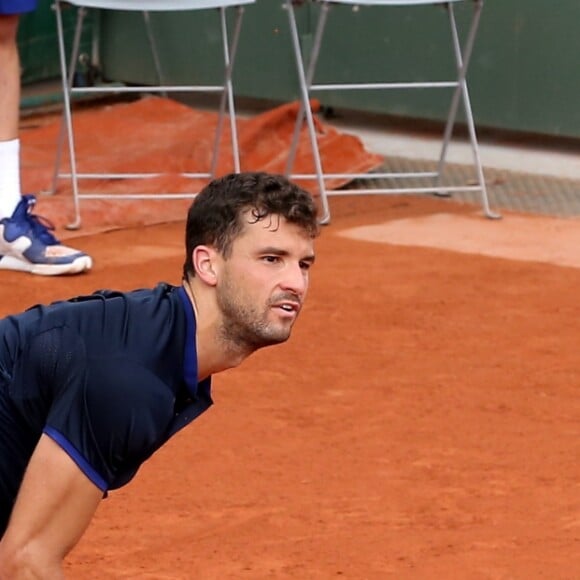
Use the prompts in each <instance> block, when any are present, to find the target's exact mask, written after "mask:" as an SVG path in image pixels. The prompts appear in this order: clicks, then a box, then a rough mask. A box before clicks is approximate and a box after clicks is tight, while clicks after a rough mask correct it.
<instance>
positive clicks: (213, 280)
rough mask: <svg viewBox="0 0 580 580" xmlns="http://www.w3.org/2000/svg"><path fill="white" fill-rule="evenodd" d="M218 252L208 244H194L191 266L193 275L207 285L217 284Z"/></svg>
mask: <svg viewBox="0 0 580 580" xmlns="http://www.w3.org/2000/svg"><path fill="white" fill-rule="evenodd" d="M218 258H219V254H218V252H217V251H216V250H215V249H214V248H211V247H210V246H196V247H195V248H194V249H193V255H192V259H193V268H194V270H195V275H196V276H198V277H199V278H200V280H202V281H203V282H205V283H206V284H208V285H209V286H215V285H216V284H217V261H218Z"/></svg>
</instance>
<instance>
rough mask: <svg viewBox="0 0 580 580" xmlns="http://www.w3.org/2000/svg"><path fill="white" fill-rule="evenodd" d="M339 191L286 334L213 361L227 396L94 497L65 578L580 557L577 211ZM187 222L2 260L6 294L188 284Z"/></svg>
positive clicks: (519, 566)
mask: <svg viewBox="0 0 580 580" xmlns="http://www.w3.org/2000/svg"><path fill="white" fill-rule="evenodd" d="M332 207H333V213H334V215H333V223H332V224H331V225H330V226H328V227H326V228H325V229H324V231H323V233H322V236H321V238H320V239H319V241H318V244H317V252H318V261H317V264H316V266H315V268H314V269H313V273H312V285H311V292H310V295H309V298H308V300H307V307H306V308H305V310H304V312H303V314H302V317H301V319H300V320H299V322H298V323H297V326H296V329H295V332H294V334H293V336H292V338H291V340H290V341H289V342H288V343H287V344H285V345H282V346H279V347H275V348H272V349H270V350H266V351H263V352H260V353H258V354H256V355H255V356H254V357H253V358H251V359H250V360H249V361H247V362H246V363H245V364H244V365H243V366H242V367H240V368H239V369H235V370H232V371H229V372H227V373H224V374H222V375H219V376H217V377H216V378H215V381H214V399H215V403H216V404H215V405H214V407H213V408H212V409H211V410H210V411H209V412H208V413H207V414H205V415H204V416H203V417H201V418H200V419H199V420H198V421H195V422H194V423H193V424H192V425H190V426H189V427H188V428H187V429H185V430H184V431H182V432H181V433H179V434H178V435H177V436H176V437H175V438H174V439H173V440H171V441H170V443H169V444H168V445H167V446H166V447H164V448H163V449H162V450H161V451H159V452H158V453H157V454H156V455H155V456H154V457H153V458H152V459H151V460H150V461H149V462H148V463H146V464H145V465H144V466H143V468H142V469H141V471H140V473H139V474H138V476H137V478H136V479H135V480H134V481H133V482H132V483H131V484H129V485H128V486H127V487H126V488H124V489H122V490H120V491H117V492H113V493H111V494H110V496H109V498H108V499H106V500H105V501H103V502H102V505H101V507H100V508H99V510H98V512H97V516H96V519H95V520H94V522H93V524H92V525H91V527H90V529H89V531H88V533H87V534H86V535H85V537H84V538H83V539H82V540H81V542H80V544H79V545H78V546H77V547H76V549H75V550H74V551H73V553H72V554H71V555H70V557H69V558H68V560H67V563H66V571H67V577H68V578H71V579H78V580H87V579H93V578H94V579H100V580H101V579H109V578H110V579H116V578H131V579H144V578H150V579H155V580H161V579H180V580H185V579H219V580H222V579H242V578H247V579H266V578H289V579H290V578H292V579H300V580H305V579H325V580H326V579H330V578H349V579H352V580H364V579H369V580H371V579H372V580H375V579H382V578H395V579H406V578H410V579H415V578H417V579H469V580H471V579H482V580H483V579H485V580H488V579H489V580H491V579H494V580H500V579H501V580H508V579H518V580H519V579H525V580H529V579H540V578H541V579H548V580H553V579H569V580H572V579H577V578H579V577H580V573H579V570H580V464H579V461H578V458H579V456H580V437H579V435H580V406H579V402H578V388H579V385H580V370H579V360H580V355H579V353H578V347H579V340H578V339H579V337H580V317H579V305H580V290H579V288H580V269H578V262H576V265H575V266H574V260H578V258H579V256H580V242H579V240H578V236H577V230H578V229H580V228H578V222H577V220H576V221H575V220H547V219H542V218H538V217H527V218H523V217H520V216H509V215H508V216H506V217H505V218H504V220H502V221H500V222H492V221H488V220H485V219H483V218H482V217H480V216H479V215H478V211H477V208H472V207H470V206H464V205H459V204H456V203H453V202H446V201H442V200H437V201H435V200H429V199H416V198H410V197H408V198H400V197H398V198H394V197H381V198H379V197H374V198H358V199H357V200H356V201H355V200H352V199H346V198H340V199H334V200H332ZM434 224H435V225H437V224H439V228H438V229H437V228H435V230H434V227H433V226H434ZM457 224H460V225H459V226H458V225H457ZM524 224H525V225H524ZM367 226H372V227H370V228H367ZM361 228H363V229H361ZM454 228H455V229H454ZM182 230H183V223H182V222H174V223H167V224H160V225H154V226H150V227H127V228H124V229H122V230H119V231H113V232H108V233H97V234H94V235H82V236H81V237H78V238H76V239H74V244H75V245H76V246H77V247H81V248H82V249H84V250H86V251H89V252H90V253H92V255H93V256H94V258H95V261H96V266H95V269H94V271H93V272H92V273H90V274H88V275H84V276H80V277H75V278H59V279H43V278H33V277H30V276H27V275H23V274H16V273H6V272H3V273H2V275H1V278H2V284H1V286H0V297H1V301H0V305H1V306H0V310H1V314H6V313H8V312H12V311H16V310H19V309H21V308H24V307H26V306H29V305H31V304H33V303H36V302H38V301H42V302H46V301H50V300H53V299H59V298H64V297H68V296H71V295H74V294H77V293H84V292H90V291H92V290H95V289H98V288H103V287H107V288H111V287H114V288H118V289H131V288H134V287H142V286H150V285H153V284H155V283H157V282H158V281H161V280H165V281H169V282H174V283H179V278H180V276H179V275H180V269H181V264H182V260H183V255H182V238H183V234H182ZM434 231H438V232H439V233H438V235H435V234H434ZM526 231H527V238H524V237H523V236H524V233H522V232H526ZM473 232H479V234H478V236H476V237H477V241H478V243H479V247H474V246H473V243H474V242H473V239H472V238H473ZM555 232H556V233H555ZM81 233H82V231H81ZM410 234H412V235H410ZM510 236H511V239H512V244H511V246H510V241H509V240H510ZM554 236H556V237H557V236H560V237H558V239H559V240H560V246H559V247H560V254H561V255H563V254H566V255H567V256H568V259H569V260H570V261H569V262H567V264H568V265H559V264H560V263H561V262H558V260H556V259H555V258H554V257H553V253H552V254H550V252H548V255H546V249H545V248H546V246H550V244H551V241H550V240H552V239H553V237H554ZM361 237H363V238H366V239H364V240H363V239H360V238H361ZM373 239H374V240H375V241H372V240H373ZM469 239H471V242H470V243H471V245H469V244H467V246H465V240H468V241H469ZM437 240H439V241H437ZM498 240H499V241H500V242H501V243H499V242H498ZM514 240H515V241H514ZM526 240H527V242H526ZM544 240H545V243H542V242H543V241H544ZM71 243H72V242H71ZM514 246H515V249H514ZM506 247H508V249H509V248H511V253H510V254H509V255H508V257H505V251H504V250H505V248H506ZM494 248H500V250H501V248H504V250H501V251H500V250H498V252H499V254H500V256H499V257H498V256H494V255H493V254H494V253H496V252H495V250H494ZM518 251H519V252H520V255H518ZM534 252H537V254H536V257H534ZM485 254H487V255H485ZM502 255H503V256H504V257H501V256H502ZM570 256H572V257H570ZM574 256H575V258H574Z"/></svg>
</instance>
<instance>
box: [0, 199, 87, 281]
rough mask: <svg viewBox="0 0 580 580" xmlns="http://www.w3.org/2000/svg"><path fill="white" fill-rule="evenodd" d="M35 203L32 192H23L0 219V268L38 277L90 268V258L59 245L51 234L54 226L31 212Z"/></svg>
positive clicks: (73, 272)
mask: <svg viewBox="0 0 580 580" xmlns="http://www.w3.org/2000/svg"><path fill="white" fill-rule="evenodd" d="M35 204H36V198H35V197H34V196H33V195H23V196H22V199H21V201H20V202H19V203H18V205H17V206H16V209H15V210H14V213H13V214H12V216H11V217H9V218H4V219H1V220H0V270H16V271H19V272H29V273H31V274H39V275H41V276H59V275H61V274H80V273H81V272H86V271H88V270H90V269H91V268H92V265H93V261H92V259H91V257H90V256H88V255H87V254H85V253H84V252H79V251H78V250H74V249H73V248H69V247H68V246H64V245H63V244H61V243H60V242H59V241H58V240H57V239H56V238H55V237H54V235H53V234H52V233H51V232H52V231H53V230H54V226H53V225H52V224H51V223H50V222H49V221H48V220H46V219H44V218H42V217H40V216H37V215H35V214H33V213H32V210H33V208H34V205H35Z"/></svg>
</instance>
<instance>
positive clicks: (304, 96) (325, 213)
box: [287, 0, 330, 225]
mask: <svg viewBox="0 0 580 580" xmlns="http://www.w3.org/2000/svg"><path fill="white" fill-rule="evenodd" d="M328 10H329V6H328V5H327V4H324V5H323V6H322V7H321V13H320V18H319V21H318V25H317V29H316V34H315V40H316V42H315V43H314V46H313V49H312V56H311V60H310V64H309V69H308V79H307V77H306V74H305V72H304V61H303V59H302V50H301V45H300V38H299V35H298V26H297V24H296V14H295V13H294V7H293V6H292V2H291V0H288V1H287V11H288V18H289V21H290V35H291V38H292V45H293V47H294V54H295V58H296V68H297V72H298V82H299V85H300V95H301V103H302V104H301V106H300V111H299V114H298V117H297V119H296V127H295V130H294V136H293V139H292V145H291V149H290V154H289V160H288V163H287V173H288V174H290V171H291V167H292V165H293V163H294V158H295V155H296V148H297V145H298V137H299V134H300V129H301V127H302V123H303V116H304V115H305V116H306V125H307V127H308V135H309V137H310V145H311V149H312V157H313V161H314V171H315V173H316V181H317V183H318V189H319V194H320V202H321V204H322V216H321V218H320V223H321V224H324V225H326V224H328V223H330V206H329V203H328V196H327V192H326V186H325V183H324V172H323V169H322V160H321V158H320V151H319V149H318V140H317V136H316V127H315V125H314V116H313V114H312V109H311V107H310V98H309V87H310V85H311V84H312V80H313V78H314V71H315V68H316V62H317V60H318V54H319V52H320V45H321V42H322V35H323V31H324V27H325V23H326V19H327V16H328ZM295 177H296V178H299V177H300V176H299V175H296V176H295Z"/></svg>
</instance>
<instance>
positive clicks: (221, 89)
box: [53, 0, 256, 229]
mask: <svg viewBox="0 0 580 580" xmlns="http://www.w3.org/2000/svg"><path fill="white" fill-rule="evenodd" d="M255 1H256V0H66V1H65V0H55V5H54V6H55V12H56V22H57V34H58V45H59V53H60V67H61V71H62V84H63V101H64V118H63V125H62V129H61V136H60V137H59V142H58V145H57V156H56V162H55V172H54V179H53V191H55V190H56V185H57V182H58V180H59V179H61V178H66V179H70V180H71V184H72V191H73V199H74V211H75V218H74V222H73V223H72V224H70V225H69V226H68V227H69V228H70V229H76V228H78V227H80V224H81V214H80V200H81V199H105V198H114V199H181V198H188V197H192V196H194V195H195V193H196V192H192V193H159V194H145V193H143V194H140V193H133V194H121V193H119V194H111V193H102V192H101V193H99V192H93V193H90V192H83V193H81V192H80V191H79V180H83V179H87V180H90V179H93V180H94V179H143V178H148V177H154V176H157V175H159V173H146V172H144V173H81V172H79V171H78V170H77V159H76V156H75V139H74V131H73V121H72V110H71V98H72V95H73V94H76V93H84V94H86V93H102V94H104V93H127V92H131V93H143V92H147V93H150V92H158V93H161V94H167V93H171V92H203V93H217V94H220V93H221V102H220V108H219V118H218V123H217V128H216V133H215V140H214V148H213V156H212V162H211V167H210V168H209V170H208V171H207V172H202V173H199V172H197V173H194V172H192V173H181V174H180V175H181V176H183V177H189V178H212V177H214V174H215V171H216V168H217V162H218V152H219V145H220V142H221V137H222V132H223V125H224V120H225V117H226V109H227V113H228V114H229V119H230V130H231V138H232V155H233V164H234V170H235V171H236V172H239V171H240V156H239V148H238V135H237V129H236V113H235V107H234V95H233V88H232V71H233V66H234V61H235V57H236V51H237V47H238V41H239V37H240V31H241V25H242V16H243V12H244V8H245V5H247V4H253V3H254V2H255ZM65 5H73V6H75V7H76V8H78V11H77V20H76V28H75V32H74V37H73V43H72V48H71V54H70V59H69V63H70V64H69V65H68V67H67V58H66V49H65V42H64V28H63V18H62V9H63V7H64V6H65ZM228 8H235V9H236V18H235V23H234V28H233V32H232V33H231V34H229V32H228V27H227V20H226V11H227V9H228ZM88 9H100V10H115V11H122V10H123V11H138V12H142V13H143V17H144V23H145V27H146V32H147V37H148V41H149V44H150V48H151V54H152V57H153V63H154V66H155V70H156V73H157V78H158V84H157V85H156V86H118V85H116V86H96V87H90V86H87V87H76V86H73V79H74V76H75V71H76V65H77V62H78V59H79V47H80V40H81V33H82V29H83V23H84V20H85V17H86V14H87V11H88ZM207 9H217V10H218V11H219V16H220V26H221V35H222V42H223V57H224V82H223V85H216V86H214V85H204V86H201V85H178V86H173V85H165V84H164V83H163V82H162V79H163V75H162V71H161V65H160V60H159V55H158V51H157V48H156V44H155V36H154V34H153V32H152V29H151V26H150V16H149V12H175V11H190V10H191V11H193V10H207ZM97 41H98V39H97ZM65 133H66V137H67V139H68V149H69V154H70V172H63V171H61V160H62V150H63V146H64V138H65Z"/></svg>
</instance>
